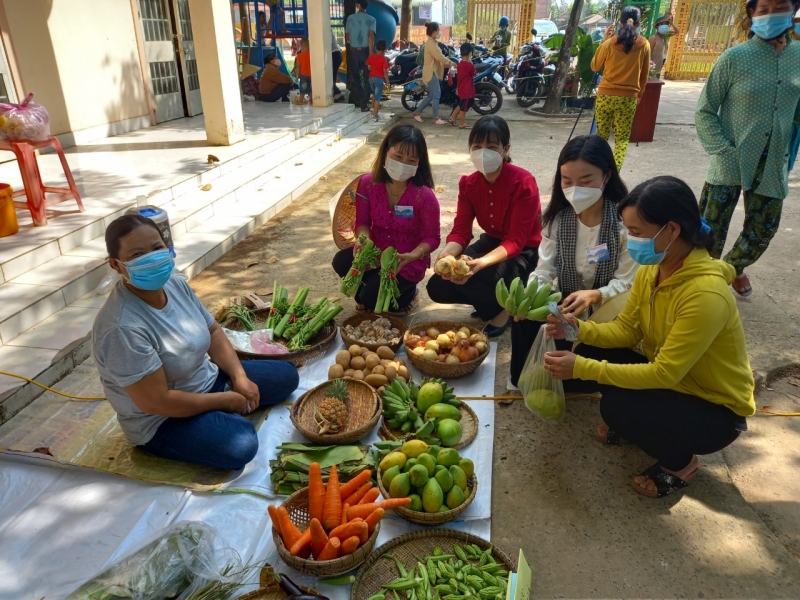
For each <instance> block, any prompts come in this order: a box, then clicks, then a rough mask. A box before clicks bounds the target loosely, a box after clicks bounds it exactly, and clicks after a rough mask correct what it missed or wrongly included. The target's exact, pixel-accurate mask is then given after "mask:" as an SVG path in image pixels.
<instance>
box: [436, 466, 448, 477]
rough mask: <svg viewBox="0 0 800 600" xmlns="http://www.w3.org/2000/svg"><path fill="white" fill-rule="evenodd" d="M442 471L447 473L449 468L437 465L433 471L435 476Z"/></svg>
mask: <svg viewBox="0 0 800 600" xmlns="http://www.w3.org/2000/svg"><path fill="white" fill-rule="evenodd" d="M442 471H447V467H445V466H443V465H436V468H435V469H434V470H433V473H434V475H438V474H439V473H441V472H442Z"/></svg>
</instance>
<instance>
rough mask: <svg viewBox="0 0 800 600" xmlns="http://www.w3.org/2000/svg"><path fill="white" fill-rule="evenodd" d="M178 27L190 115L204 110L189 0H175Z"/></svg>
mask: <svg viewBox="0 0 800 600" xmlns="http://www.w3.org/2000/svg"><path fill="white" fill-rule="evenodd" d="M173 2H174V4H173V6H174V7H175V15H176V19H175V25H176V29H177V33H176V34H175V35H176V36H177V40H178V52H179V54H180V59H181V66H182V69H181V71H182V74H183V89H184V90H185V92H186V109H187V111H188V113H189V116H190V117H193V116H194V115H199V114H200V113H201V112H203V103H202V102H201V101H200V79H199V78H198V76H197V57H196V56H195V53H194V38H193V36H192V19H191V17H190V16H189V0H173Z"/></svg>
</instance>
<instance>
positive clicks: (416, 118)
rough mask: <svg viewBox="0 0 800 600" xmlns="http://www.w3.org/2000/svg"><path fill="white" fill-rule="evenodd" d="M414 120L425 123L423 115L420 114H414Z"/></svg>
mask: <svg viewBox="0 0 800 600" xmlns="http://www.w3.org/2000/svg"><path fill="white" fill-rule="evenodd" d="M414 120H415V121H416V122H417V123H424V122H425V121H423V120H422V117H420V116H419V115H414Z"/></svg>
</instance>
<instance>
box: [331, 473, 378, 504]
mask: <svg viewBox="0 0 800 600" xmlns="http://www.w3.org/2000/svg"><path fill="white" fill-rule="evenodd" d="M370 477H372V471H370V470H369V469H364V470H363V471H361V473H359V474H358V475H356V476H355V477H353V478H352V479H351V480H350V481H348V482H347V483H343V484H342V487H341V489H340V490H339V493H340V494H341V495H342V499H344V498H347V497H348V496H349V495H351V494H353V493H354V492H355V491H356V490H357V489H358V488H359V487H361V486H362V485H364V484H365V483H367V482H368V481H369V478H370ZM353 504H355V502H353Z"/></svg>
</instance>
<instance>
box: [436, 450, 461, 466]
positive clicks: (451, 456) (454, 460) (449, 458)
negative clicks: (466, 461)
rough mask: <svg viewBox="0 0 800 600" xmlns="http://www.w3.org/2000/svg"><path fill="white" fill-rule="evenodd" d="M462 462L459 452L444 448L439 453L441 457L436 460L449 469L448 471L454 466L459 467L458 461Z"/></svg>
mask: <svg viewBox="0 0 800 600" xmlns="http://www.w3.org/2000/svg"><path fill="white" fill-rule="evenodd" d="M460 460H461V457H460V456H459V455H458V451H457V450H454V449H453V448H442V450H441V451H440V452H439V456H438V457H437V459H436V461H437V462H438V463H439V464H440V465H442V466H443V467H447V468H448V469H449V468H450V467H452V466H453V465H457V464H458V461H460Z"/></svg>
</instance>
